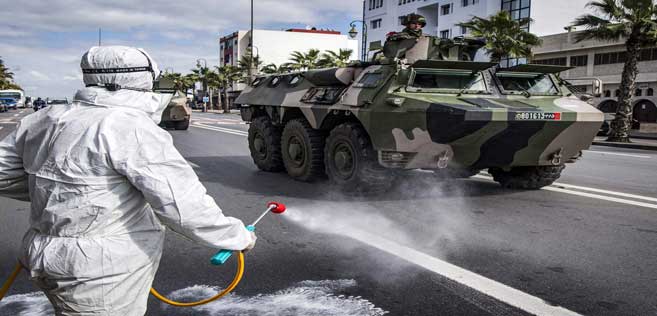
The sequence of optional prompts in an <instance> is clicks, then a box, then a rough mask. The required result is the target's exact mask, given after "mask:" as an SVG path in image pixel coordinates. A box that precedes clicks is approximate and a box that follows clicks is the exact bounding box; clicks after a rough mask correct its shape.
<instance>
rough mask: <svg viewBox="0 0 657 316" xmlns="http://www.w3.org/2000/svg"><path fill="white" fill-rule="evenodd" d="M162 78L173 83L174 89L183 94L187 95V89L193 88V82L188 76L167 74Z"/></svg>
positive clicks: (174, 73) (173, 73) (175, 73)
mask: <svg viewBox="0 0 657 316" xmlns="http://www.w3.org/2000/svg"><path fill="white" fill-rule="evenodd" d="M162 77H163V78H166V79H169V80H171V81H173V85H174V88H175V89H176V90H180V91H183V92H185V93H187V89H189V88H191V87H193V86H194V80H193V79H192V78H191V76H189V75H182V74H181V73H178V72H167V73H165V74H163V75H162Z"/></svg>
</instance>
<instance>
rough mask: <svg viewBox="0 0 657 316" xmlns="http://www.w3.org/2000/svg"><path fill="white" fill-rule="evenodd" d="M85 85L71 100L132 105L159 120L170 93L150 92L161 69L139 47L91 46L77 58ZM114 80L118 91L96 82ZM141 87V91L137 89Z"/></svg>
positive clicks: (121, 105) (108, 104) (133, 107)
mask: <svg viewBox="0 0 657 316" xmlns="http://www.w3.org/2000/svg"><path fill="white" fill-rule="evenodd" d="M80 67H81V68H82V72H83V80H84V84H85V86H87V88H85V89H82V90H79V91H78V92H77V93H76V94H75V97H74V101H78V102H81V103H86V104H90V105H97V106H106V107H124V108H132V109H137V110H141V111H144V112H146V113H147V114H148V115H149V116H150V117H151V119H153V121H155V123H159V122H160V119H161V118H162V112H163V111H164V108H166V106H167V104H168V103H169V101H170V100H171V97H172V95H169V94H159V93H154V92H152V89H153V81H154V80H155V78H157V76H158V75H159V73H160V70H159V69H158V66H157V63H155V61H154V60H153V59H152V58H151V57H150V55H148V53H146V52H145V51H144V50H143V49H141V48H134V47H127V46H94V47H92V48H91V49H89V51H87V52H86V53H85V54H84V55H83V56H82V60H81V61H80ZM105 84H116V85H119V86H121V89H119V90H117V91H109V90H108V89H106V88H103V87H99V86H97V85H105ZM139 90H141V91H139Z"/></svg>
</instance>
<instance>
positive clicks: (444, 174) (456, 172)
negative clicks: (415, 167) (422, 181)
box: [433, 168, 480, 180]
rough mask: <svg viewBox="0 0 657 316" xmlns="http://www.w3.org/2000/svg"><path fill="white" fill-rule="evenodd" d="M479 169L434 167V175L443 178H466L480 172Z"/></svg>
mask: <svg viewBox="0 0 657 316" xmlns="http://www.w3.org/2000/svg"><path fill="white" fill-rule="evenodd" d="M479 171H480V170H479V169H471V168H444V169H434V170H433V173H434V175H435V176H436V177H437V178H439V179H441V180H449V179H465V178H470V177H472V176H474V175H476V174H478V173H479Z"/></svg>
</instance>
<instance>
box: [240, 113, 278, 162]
mask: <svg viewBox="0 0 657 316" xmlns="http://www.w3.org/2000/svg"><path fill="white" fill-rule="evenodd" d="M249 150H250V151H251V158H253V162H254V163H255V164H256V166H258V169H260V170H262V171H268V172H279V171H283V170H284V168H285V167H284V166H283V158H282V156H281V129H280V128H278V127H276V126H274V125H273V124H272V123H271V120H270V119H269V117H266V116H260V117H257V118H256V119H254V120H253V122H251V125H249Z"/></svg>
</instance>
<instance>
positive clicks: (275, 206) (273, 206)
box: [210, 202, 285, 266]
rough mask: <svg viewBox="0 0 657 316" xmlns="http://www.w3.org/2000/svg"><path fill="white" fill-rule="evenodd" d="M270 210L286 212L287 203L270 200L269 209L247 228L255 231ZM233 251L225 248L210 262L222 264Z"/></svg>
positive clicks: (278, 212)
mask: <svg viewBox="0 0 657 316" xmlns="http://www.w3.org/2000/svg"><path fill="white" fill-rule="evenodd" d="M269 212H272V213H274V214H281V213H283V212H285V204H283V203H279V202H269V204H268V206H267V210H265V211H264V212H263V213H262V214H260V216H259V217H258V219H256V220H255V221H254V222H253V223H252V224H251V225H249V226H246V229H247V230H249V231H255V226H256V224H258V222H260V220H261V219H263V218H264V217H265V215H267V214H269ZM233 252H234V250H228V249H223V250H221V251H219V252H217V254H215V255H214V256H212V258H211V259H210V263H212V264H214V265H216V266H219V265H222V264H224V263H226V261H228V258H230V256H231V255H232V254H233Z"/></svg>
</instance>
